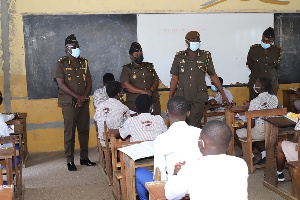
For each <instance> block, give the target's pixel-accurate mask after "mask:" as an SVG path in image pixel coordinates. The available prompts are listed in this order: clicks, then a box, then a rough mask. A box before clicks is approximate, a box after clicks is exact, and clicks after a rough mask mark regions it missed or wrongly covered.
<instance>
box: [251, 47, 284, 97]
mask: <svg viewBox="0 0 300 200" xmlns="http://www.w3.org/2000/svg"><path fill="white" fill-rule="evenodd" d="M280 59H281V48H280V47H278V46H275V45H272V46H271V47H270V51H269V53H268V54H266V53H265V51H264V49H263V48H262V47H261V45H260V44H255V45H252V46H251V47H250V50H249V52H248V57H247V65H248V66H250V67H252V69H251V74H250V76H249V87H252V86H253V84H254V83H255V82H256V80H257V79H258V78H259V77H265V78H269V79H271V80H272V91H277V88H278V76H277V70H278V68H279V63H280ZM271 93H272V94H274V92H271ZM275 94H276V93H275Z"/></svg>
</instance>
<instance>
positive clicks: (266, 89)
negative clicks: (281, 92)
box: [236, 77, 278, 165]
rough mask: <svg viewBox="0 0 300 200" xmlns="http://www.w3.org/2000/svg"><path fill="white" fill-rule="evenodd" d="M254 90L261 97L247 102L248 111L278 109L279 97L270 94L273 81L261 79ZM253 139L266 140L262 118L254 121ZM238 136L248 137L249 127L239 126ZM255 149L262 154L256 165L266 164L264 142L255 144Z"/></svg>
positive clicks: (245, 103)
mask: <svg viewBox="0 0 300 200" xmlns="http://www.w3.org/2000/svg"><path fill="white" fill-rule="evenodd" d="M253 90H254V91H255V92H256V93H259V95H258V96H257V97H256V98H254V99H252V100H251V101H250V103H249V101H245V102H244V103H243V104H244V105H249V109H248V111H252V110H264V109H275V108H277V107H278V99H277V96H275V95H273V94H270V91H272V85H271V80H270V79H268V78H264V77H260V78H258V79H257V80H256V82H255V84H254V86H253ZM252 125H253V126H252V139H256V140H264V139H265V126H264V120H263V119H261V118H256V119H255V120H254V119H252ZM236 134H237V135H238V137H240V138H246V137H247V125H246V124H244V125H242V124H239V129H237V130H236ZM254 145H255V147H256V148H257V149H258V150H259V151H260V152H261V160H259V161H258V162H256V163H255V162H254V164H257V165H261V164H264V163H265V162H266V151H265V144H264V142H255V143H254Z"/></svg>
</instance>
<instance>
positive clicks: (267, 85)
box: [257, 77, 272, 93]
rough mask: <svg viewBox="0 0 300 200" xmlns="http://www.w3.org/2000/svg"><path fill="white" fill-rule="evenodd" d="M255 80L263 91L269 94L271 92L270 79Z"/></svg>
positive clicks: (260, 78)
mask: <svg viewBox="0 0 300 200" xmlns="http://www.w3.org/2000/svg"><path fill="white" fill-rule="evenodd" d="M257 80H258V81H259V82H260V83H261V86H262V88H263V89H264V90H265V91H267V92H269V93H270V92H271V90H272V81H271V79H269V78H266V77H259V78H258V79H257Z"/></svg>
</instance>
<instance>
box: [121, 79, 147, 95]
mask: <svg viewBox="0 0 300 200" xmlns="http://www.w3.org/2000/svg"><path fill="white" fill-rule="evenodd" d="M122 87H123V88H124V89H126V90H127V91H128V92H130V93H133V94H148V95H149V96H151V91H147V90H142V89H139V88H137V87H134V86H133V85H132V84H130V83H129V82H128V81H124V82H123V83H122Z"/></svg>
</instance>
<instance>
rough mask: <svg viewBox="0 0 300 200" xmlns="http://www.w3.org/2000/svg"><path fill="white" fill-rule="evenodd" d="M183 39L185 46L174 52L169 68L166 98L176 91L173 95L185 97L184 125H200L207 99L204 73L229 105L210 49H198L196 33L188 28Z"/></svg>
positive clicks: (198, 42)
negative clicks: (187, 116) (169, 81)
mask: <svg viewBox="0 0 300 200" xmlns="http://www.w3.org/2000/svg"><path fill="white" fill-rule="evenodd" d="M185 41H186V43H187V45H188V49H187V50H185V51H180V52H178V53H177V54H176V56H175V58H174V61H173V64H172V68H171V71H170V73H171V74H172V78H171V83H170V95H169V98H171V97H173V96H174V95H175V91H176V95H178V96H182V97H184V98H185V99H186V100H188V102H189V103H190V108H191V113H190V117H189V118H188V124H189V125H192V126H195V127H199V128H200V125H201V118H202V116H203V111H204V106H205V102H206V101H207V100H208V94H207V86H206V82H205V74H206V73H207V74H208V75H209V76H210V79H211V81H212V83H213V84H214V85H215V86H216V87H217V88H218V90H219V92H220V93H221V95H222V103H223V104H228V105H229V101H228V99H227V97H226V95H225V93H224V91H223V88H222V85H221V83H220V81H219V78H218V76H217V74H216V72H215V69H214V65H213V61H212V58H211V54H210V52H209V51H205V50H200V49H199V47H200V34H199V33H198V32H197V31H190V32H188V33H187V34H186V36H185Z"/></svg>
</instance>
